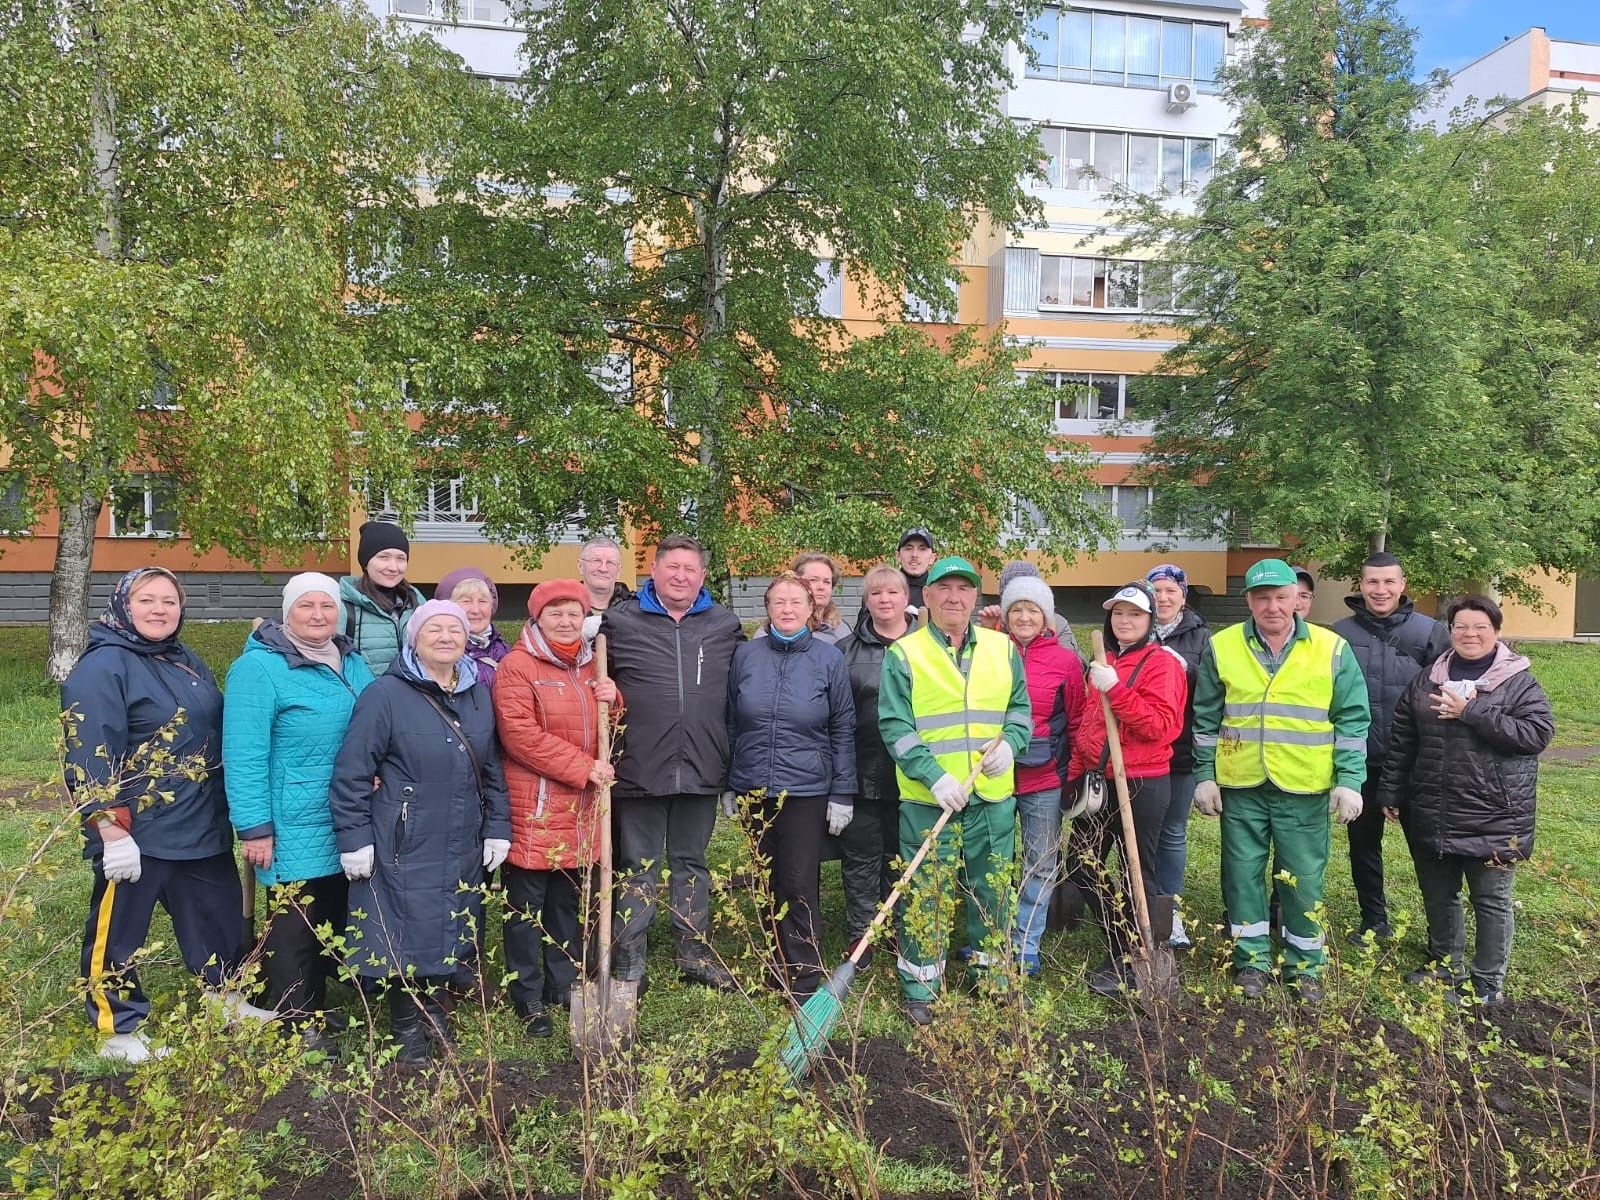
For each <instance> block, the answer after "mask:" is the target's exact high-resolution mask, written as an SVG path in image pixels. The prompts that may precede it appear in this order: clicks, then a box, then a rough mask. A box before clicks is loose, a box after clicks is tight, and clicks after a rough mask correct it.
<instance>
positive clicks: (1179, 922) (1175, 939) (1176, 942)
mask: <svg viewBox="0 0 1600 1200" xmlns="http://www.w3.org/2000/svg"><path fill="white" fill-rule="evenodd" d="M1167 945H1169V946H1171V947H1172V948H1173V949H1174V950H1187V949H1189V948H1190V947H1191V946H1193V945H1194V943H1193V942H1191V941H1190V940H1189V935H1188V933H1186V932H1185V931H1184V928H1183V917H1182V916H1180V915H1179V914H1178V913H1173V914H1172V936H1171V937H1169V938H1168V939H1167Z"/></svg>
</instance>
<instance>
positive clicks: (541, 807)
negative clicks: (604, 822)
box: [494, 579, 622, 1037]
mask: <svg viewBox="0 0 1600 1200" xmlns="http://www.w3.org/2000/svg"><path fill="white" fill-rule="evenodd" d="M588 604H589V602H588V598H587V595H586V593H585V592H584V589H583V584H582V583H580V582H579V581H578V580H576V579H556V580H550V581H548V582H546V583H541V584H540V585H539V586H538V587H536V588H534V589H533V595H532V596H531V597H529V599H528V618H529V620H528V623H527V624H526V625H525V626H523V629H522V635H521V636H520V637H519V638H518V639H517V644H516V646H514V647H513V648H512V650H511V652H510V653H509V654H507V655H506V657H505V659H504V660H503V661H502V662H501V664H500V670H499V675H498V678H497V679H496V681H495V689H494V711H495V723H496V728H497V730H498V732H499V735H500V745H501V749H502V758H503V763H504V768H505V774H506V788H507V790H508V791H509V792H510V793H511V853H510V855H509V857H508V858H507V859H506V866H505V886H506V900H507V903H508V906H509V908H510V910H511V915H510V916H509V917H508V919H507V921H506V967H507V969H508V971H509V972H510V973H511V974H512V975H513V976H514V978H513V979H512V981H511V984H510V991H511V1000H512V1003H513V1005H514V1006H515V1007H516V1010H517V1012H518V1013H519V1014H520V1015H521V1016H522V1018H523V1020H524V1021H525V1022H526V1023H527V1026H528V1032H529V1033H531V1034H533V1035H534V1036H535V1037H547V1036H549V1034H550V1031H551V1023H550V1015H549V1012H548V1011H547V1009H546V1005H547V1004H561V1005H565V1004H566V1003H567V1002H568V998H569V993H570V992H571V990H572V985H573V983H574V982H576V980H577V977H578V962H579V959H580V958H581V955H582V950H581V944H580V941H579V936H580V934H579V921H578V905H579V896H580V893H581V891H582V889H583V884H584V874H585V872H587V870H588V869H589V868H590V867H591V866H592V865H593V864H594V862H595V859H596V857H597V855H598V853H599V848H600V831H599V826H598V822H597V819H596V818H597V816H598V813H599V806H598V804H597V803H596V797H595V789H596V787H597V786H598V785H600V784H602V783H608V782H610V781H612V780H613V779H615V778H616V773H615V772H614V771H613V769H612V766H611V764H610V763H609V762H601V761H600V760H599V759H598V757H597V755H598V754H599V745H600V740H599V739H600V705H601V703H602V702H604V703H608V704H610V705H611V706H612V711H613V713H615V712H617V711H620V709H621V706H622V698H621V696H619V695H618V693H617V689H616V685H615V684H614V683H612V682H611V680H610V679H604V678H601V677H600V675H599V672H598V671H597V670H596V665H595V661H594V647H593V645H592V644H591V643H589V642H586V641H585V640H584V638H583V618H584V615H585V613H587V612H588Z"/></svg>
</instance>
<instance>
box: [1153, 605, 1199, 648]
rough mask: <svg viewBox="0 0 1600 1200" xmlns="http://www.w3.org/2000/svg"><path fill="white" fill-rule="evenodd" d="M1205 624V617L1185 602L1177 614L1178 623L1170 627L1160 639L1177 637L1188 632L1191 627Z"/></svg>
mask: <svg viewBox="0 0 1600 1200" xmlns="http://www.w3.org/2000/svg"><path fill="white" fill-rule="evenodd" d="M1205 624H1206V619H1205V618H1204V617H1203V616H1201V615H1200V614H1199V613H1197V612H1196V611H1195V610H1194V609H1192V608H1190V607H1189V606H1188V605H1187V604H1185V605H1184V606H1183V611H1181V612H1180V613H1179V614H1178V623H1177V624H1176V625H1174V626H1173V627H1172V632H1171V633H1169V634H1167V637H1166V638H1164V639H1162V640H1163V641H1165V640H1167V639H1170V638H1175V637H1178V636H1179V635H1180V634H1184V633H1188V632H1189V630H1191V629H1199V628H1201V627H1203V626H1205Z"/></svg>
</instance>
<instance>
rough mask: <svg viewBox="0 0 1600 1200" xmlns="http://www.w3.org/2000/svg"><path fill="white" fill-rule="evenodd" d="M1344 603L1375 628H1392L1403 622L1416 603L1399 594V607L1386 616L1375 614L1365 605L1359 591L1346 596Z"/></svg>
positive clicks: (1414, 608) (1415, 608) (1415, 607)
mask: <svg viewBox="0 0 1600 1200" xmlns="http://www.w3.org/2000/svg"><path fill="white" fill-rule="evenodd" d="M1344 605H1345V607H1346V608H1348V609H1349V610H1350V611H1351V612H1353V613H1354V614H1355V615H1356V616H1357V617H1359V618H1360V619H1361V620H1363V621H1365V622H1367V624H1369V625H1371V626H1373V627H1374V628H1377V629H1392V628H1393V627H1394V626H1396V625H1400V624H1403V623H1404V622H1405V621H1406V620H1407V619H1408V618H1409V617H1410V616H1411V614H1412V613H1414V612H1416V611H1417V603H1416V601H1415V600H1413V599H1412V598H1411V597H1410V596H1401V597H1400V607H1398V608H1396V609H1395V610H1394V611H1393V612H1392V613H1390V614H1389V615H1388V616H1386V617H1380V616H1376V615H1375V614H1374V613H1373V612H1372V610H1371V609H1369V608H1368V607H1367V601H1366V599H1365V597H1363V596H1362V595H1361V593H1360V592H1357V593H1356V594H1355V595H1353V596H1346V597H1345V598H1344Z"/></svg>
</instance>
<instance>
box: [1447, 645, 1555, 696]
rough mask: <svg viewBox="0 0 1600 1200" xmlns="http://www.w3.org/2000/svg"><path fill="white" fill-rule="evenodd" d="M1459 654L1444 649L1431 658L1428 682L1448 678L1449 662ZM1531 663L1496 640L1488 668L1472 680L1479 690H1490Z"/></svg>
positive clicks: (1528, 667)
mask: <svg viewBox="0 0 1600 1200" xmlns="http://www.w3.org/2000/svg"><path fill="white" fill-rule="evenodd" d="M1458 657H1459V655H1457V654H1456V652H1455V651H1454V650H1446V651H1445V652H1444V653H1443V654H1441V655H1439V657H1438V658H1436V659H1434V660H1433V666H1431V667H1429V668H1428V682H1429V683H1444V682H1445V680H1447V679H1449V678H1450V664H1451V663H1453V662H1454V661H1455V660H1456V659H1457V658H1458ZM1532 666H1533V663H1531V662H1529V661H1528V659H1526V658H1524V657H1523V656H1522V655H1520V654H1518V653H1517V652H1516V651H1515V650H1513V649H1512V648H1511V647H1510V646H1508V645H1506V644H1505V643H1504V642H1496V643H1495V646H1494V661H1493V662H1492V663H1490V664H1489V669H1488V670H1487V671H1485V672H1484V673H1483V674H1482V675H1480V676H1478V678H1477V679H1476V680H1475V681H1474V682H1476V683H1477V685H1478V690H1479V691H1480V692H1492V691H1494V690H1495V688H1497V687H1499V686H1500V685H1501V684H1502V683H1504V682H1505V681H1506V680H1508V679H1510V678H1511V677H1512V676H1513V675H1516V674H1518V673H1520V672H1522V671H1527V670H1529V669H1531V668H1532Z"/></svg>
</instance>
